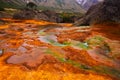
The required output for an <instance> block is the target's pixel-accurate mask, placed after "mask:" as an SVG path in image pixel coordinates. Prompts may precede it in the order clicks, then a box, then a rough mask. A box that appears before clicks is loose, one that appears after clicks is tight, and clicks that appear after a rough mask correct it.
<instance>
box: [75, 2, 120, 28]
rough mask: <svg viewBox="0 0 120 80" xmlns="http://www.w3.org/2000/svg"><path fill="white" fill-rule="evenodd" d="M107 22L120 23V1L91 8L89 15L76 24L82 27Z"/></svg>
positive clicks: (101, 3) (103, 3)
mask: <svg viewBox="0 0 120 80" xmlns="http://www.w3.org/2000/svg"><path fill="white" fill-rule="evenodd" d="M105 22H115V23H120V0H105V1H104V2H100V3H98V4H96V5H93V6H91V7H90V9H89V10H88V11H87V13H86V14H85V15H84V16H83V17H82V18H81V19H80V20H78V21H76V22H75V23H74V24H75V25H77V26H80V25H89V24H90V25H91V24H100V23H105Z"/></svg>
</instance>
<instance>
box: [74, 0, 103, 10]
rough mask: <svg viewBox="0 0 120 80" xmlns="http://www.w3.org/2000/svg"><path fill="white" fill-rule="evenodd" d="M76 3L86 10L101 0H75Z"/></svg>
mask: <svg viewBox="0 0 120 80" xmlns="http://www.w3.org/2000/svg"><path fill="white" fill-rule="evenodd" d="M76 1H77V2H78V4H80V5H81V6H82V8H84V9H86V10H88V9H89V8H90V7H91V6H92V5H95V4H97V3H98V2H101V1H103V0H76Z"/></svg>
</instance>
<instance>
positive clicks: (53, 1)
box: [0, 0, 85, 13]
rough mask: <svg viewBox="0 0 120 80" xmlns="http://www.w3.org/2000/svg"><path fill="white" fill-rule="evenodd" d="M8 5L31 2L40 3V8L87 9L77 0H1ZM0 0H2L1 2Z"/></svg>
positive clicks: (79, 10) (72, 10)
mask: <svg viewBox="0 0 120 80" xmlns="http://www.w3.org/2000/svg"><path fill="white" fill-rule="evenodd" d="M1 1H2V2H4V3H5V4H7V5H10V4H14V5H17V6H21V7H22V6H25V5H26V4H27V3H29V2H33V3H35V4H36V5H38V8H47V9H56V10H64V11H70V12H82V13H84V12H85V10H84V9H83V8H81V6H80V5H79V4H78V3H77V1H76V0H1ZM1 1H0V2H1Z"/></svg>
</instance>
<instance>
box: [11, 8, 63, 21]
mask: <svg viewBox="0 0 120 80" xmlns="http://www.w3.org/2000/svg"><path fill="white" fill-rule="evenodd" d="M13 18H14V19H22V20H27V19H35V20H44V21H50V22H61V18H60V17H59V15H58V14H57V13H55V12H54V11H49V10H46V11H42V12H40V11H38V10H32V9H23V10H21V11H20V12H17V13H15V14H14V15H13Z"/></svg>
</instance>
